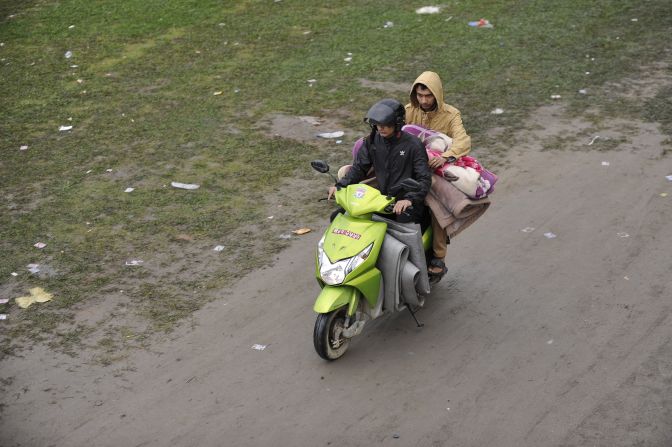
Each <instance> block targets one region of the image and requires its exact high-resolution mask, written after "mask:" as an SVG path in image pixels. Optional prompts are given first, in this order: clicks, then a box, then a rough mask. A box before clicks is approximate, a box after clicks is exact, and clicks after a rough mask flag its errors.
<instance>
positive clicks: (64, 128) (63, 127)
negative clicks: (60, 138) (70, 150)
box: [58, 126, 72, 132]
mask: <svg viewBox="0 0 672 447" xmlns="http://www.w3.org/2000/svg"><path fill="white" fill-rule="evenodd" d="M70 129H72V126H61V127H59V128H58V130H59V131H61V132H65V131H66V130H70Z"/></svg>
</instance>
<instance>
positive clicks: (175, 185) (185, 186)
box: [170, 182, 201, 189]
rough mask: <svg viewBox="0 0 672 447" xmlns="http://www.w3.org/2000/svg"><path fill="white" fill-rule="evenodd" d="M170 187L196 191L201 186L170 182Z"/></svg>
mask: <svg viewBox="0 0 672 447" xmlns="http://www.w3.org/2000/svg"><path fill="white" fill-rule="evenodd" d="M170 186H172V187H173V188H180V189H198V188H200V187H201V185H196V184H195V183H180V182H170Z"/></svg>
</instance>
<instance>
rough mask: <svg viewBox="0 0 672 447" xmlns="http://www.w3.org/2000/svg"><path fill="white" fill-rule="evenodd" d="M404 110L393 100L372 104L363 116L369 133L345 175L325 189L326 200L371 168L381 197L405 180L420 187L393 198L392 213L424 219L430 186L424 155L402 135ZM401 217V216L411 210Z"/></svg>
mask: <svg viewBox="0 0 672 447" xmlns="http://www.w3.org/2000/svg"><path fill="white" fill-rule="evenodd" d="M405 116H406V110H405V109H404V106H403V105H402V104H401V103H400V102H399V101H397V100H395V99H383V100H381V101H378V102H377V103H375V104H374V105H373V106H372V107H371V108H370V109H369V111H368V112H367V113H366V118H365V119H364V121H365V122H366V123H367V124H369V126H371V133H370V134H369V136H368V137H367V138H366V139H365V141H364V144H363V146H362V148H361V149H360V150H359V152H358V153H357V158H356V159H355V161H354V164H353V165H352V168H351V169H350V170H349V172H348V173H347V174H346V175H345V177H343V178H342V179H340V180H339V181H338V182H337V183H336V185H335V186H332V187H330V188H329V195H328V198H329V199H330V198H331V196H332V195H333V194H334V193H335V192H336V188H337V187H345V186H347V185H350V184H352V183H359V182H360V181H362V180H364V179H365V178H366V176H367V173H368V172H369V169H370V168H371V166H373V169H374V172H375V175H376V179H377V182H378V186H377V188H378V189H379V190H380V192H381V193H383V194H389V191H390V188H392V187H393V186H394V185H396V184H397V183H399V182H401V181H402V180H404V179H407V178H409V177H410V178H413V179H414V180H416V181H417V182H418V183H420V189H419V190H418V191H416V192H404V193H402V194H401V195H400V196H398V197H397V199H398V200H397V202H396V204H395V205H394V210H393V212H394V213H395V214H396V215H397V216H398V217H397V219H398V220H403V221H407V220H408V221H412V222H416V223H420V222H421V221H422V218H423V216H424V211H425V205H424V199H425V196H426V195H427V193H428V192H429V188H430V186H431V184H432V173H431V171H430V169H429V165H428V159H427V152H426V151H425V147H424V145H423V144H422V142H421V141H420V139H418V138H417V137H415V136H413V135H410V134H408V133H405V132H402V131H401V128H402V126H403V125H404V124H405ZM411 206H412V208H411V209H409V210H408V211H407V212H406V213H405V214H406V216H409V217H407V218H405V216H402V213H404V211H406V210H407V209H408V208H409V207H411Z"/></svg>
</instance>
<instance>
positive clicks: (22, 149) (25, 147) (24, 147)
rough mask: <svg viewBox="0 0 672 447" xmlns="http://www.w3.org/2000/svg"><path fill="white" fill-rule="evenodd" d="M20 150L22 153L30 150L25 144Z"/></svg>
mask: <svg viewBox="0 0 672 447" xmlns="http://www.w3.org/2000/svg"><path fill="white" fill-rule="evenodd" d="M19 150H20V151H25V150H28V146H26V145H25V144H24V145H23V146H21V147H20V148H19Z"/></svg>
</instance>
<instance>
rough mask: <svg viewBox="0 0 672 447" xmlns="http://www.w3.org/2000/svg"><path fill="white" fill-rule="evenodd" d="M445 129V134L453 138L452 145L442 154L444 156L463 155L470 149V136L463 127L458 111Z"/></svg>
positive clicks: (456, 156)
mask: <svg viewBox="0 0 672 447" xmlns="http://www.w3.org/2000/svg"><path fill="white" fill-rule="evenodd" d="M447 130H448V132H446V133H447V135H448V136H449V137H451V138H452V139H453V145H452V146H451V148H450V149H448V150H447V151H446V152H444V153H443V154H442V156H443V157H444V158H448V157H455V158H460V157H461V156H463V155H467V154H468V153H469V151H470V150H471V137H470V136H469V135H467V131H466V130H465V129H464V124H462V115H461V114H460V112H457V113H456V114H455V116H454V117H453V119H451V120H450V122H449V123H448V129H447Z"/></svg>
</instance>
